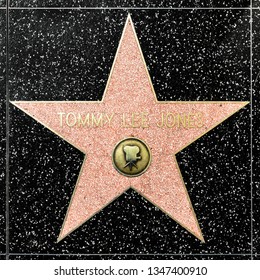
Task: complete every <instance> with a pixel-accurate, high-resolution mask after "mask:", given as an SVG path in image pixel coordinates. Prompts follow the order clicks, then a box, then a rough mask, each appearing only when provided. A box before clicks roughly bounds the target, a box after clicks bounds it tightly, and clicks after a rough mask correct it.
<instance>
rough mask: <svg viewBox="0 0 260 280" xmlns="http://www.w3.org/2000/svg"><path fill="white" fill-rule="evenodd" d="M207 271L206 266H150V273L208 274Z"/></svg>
mask: <svg viewBox="0 0 260 280" xmlns="http://www.w3.org/2000/svg"><path fill="white" fill-rule="evenodd" d="M207 273H208V270H207V268H206V267H194V266H193V267H185V266H184V267H182V266H179V267H170V266H162V267H158V266H155V267H148V275H159V274H161V275H171V274H172V275H207Z"/></svg>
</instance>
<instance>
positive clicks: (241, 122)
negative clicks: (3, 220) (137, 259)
mask: <svg viewBox="0 0 260 280" xmlns="http://www.w3.org/2000/svg"><path fill="white" fill-rule="evenodd" d="M10 12H11V15H10V66H11V69H10V95H11V99H12V100H36V101H37V100H97V99H100V98H101V96H102V94H103V91H104V88H105V84H106V81H107V78H108V74H109V70H110V67H111V65H112V61H113V58H114V55H115V51H116V48H117V45H118V41H119V38H120V35H121V32H122V28H123V25H124V22H125V19H126V12H124V11H108V10H106V11H88V10H86V11H75V10H74V11H70V10H69V11H59V10H55V11H54V10H52V11H46V10H30V11H28V10H27V11H18V10H15V11H14V10H12V11H10ZM132 18H133V21H134V23H135V26H136V31H137V35H138V37H139V40H140V44H141V47H142V50H143V52H144V56H145V59H146V62H147V64H148V68H149V71H150V75H151V77H152V82H153V84H154V86H155V91H156V92H157V96H158V99H159V100H239V101H246V100H249V93H250V91H249V89H250V80H249V78H250V56H249V47H250V43H249V35H250V33H249V11H247V10H218V11H208V10H207V11H202V10H200V11H187V10H179V11H168V10H165V11H160V12H156V11H132ZM155 21H156V22H157V25H156V26H155V25H154V22H155ZM50 26H51V27H50ZM156 28H157V29H158V30H156ZM176 69H178V70H176ZM10 114H11V143H10V144H11V163H10V164H11V167H10V174H11V189H10V195H11V200H10V209H11V212H10V252H11V253H12V254H17V255H19V254H24V253H34V254H37V253H41V254H63V253H66V254H71V253H73V254H77V253H78V254H101V253H102V254H112V255H111V257H109V258H113V256H114V255H115V254H130V253H131V254H162V255H165V253H167V254H173V255H174V254H183V255H186V254H199V256H198V258H203V257H205V258H206V256H207V254H229V255H227V256H226V258H230V259H231V258H240V254H241V255H244V254H250V237H251V234H250V157H249V156H250V155H249V150H250V146H249V145H250V141H249V128H250V127H249V108H248V107H247V108H245V109H243V110H241V111H240V112H238V113H237V114H235V115H234V116H232V117H231V118H229V119H228V120H227V121H225V122H224V123H223V124H221V125H220V126H218V127H217V128H215V129H214V130H212V131H211V132H209V133H208V134H207V135H205V136H203V137H202V138H201V139H199V140H198V141H196V142H195V143H193V144H192V145H190V146H189V147H188V148H186V149H185V150H184V151H182V152H181V153H179V154H178V155H177V160H178V162H179V165H180V168H181V172H182V175H183V177H184V181H185V183H186V187H187V189H188V192H189V195H190V197H191V200H192V201H193V205H194V208H195V210H196V213H197V217H198V219H200V220H201V221H202V227H203V229H205V234H206V235H207V240H208V242H207V243H205V244H202V243H200V242H199V241H198V240H196V239H195V238H194V237H193V236H191V235H190V234H188V233H187V232H186V231H185V230H184V229H183V228H181V227H180V226H179V225H177V224H176V223H175V222H174V221H173V220H171V219H170V218H169V217H167V216H166V215H165V214H163V213H162V212H161V211H160V210H158V209H157V208H156V207H155V206H153V205H152V204H151V203H149V202H147V201H146V200H145V199H144V198H142V197H141V196H140V195H138V194H137V193H136V192H135V191H133V190H128V191H127V192H126V193H125V194H123V195H122V196H121V197H120V198H118V199H117V200H116V201H114V202H113V203H112V204H110V205H109V206H107V207H106V208H105V209H104V210H102V211H101V212H100V213H99V214H97V215H96V216H95V217H93V218H92V219H91V220H90V221H89V222H88V223H86V224H84V225H83V226H81V227H80V228H79V229H78V230H77V231H75V232H73V233H72V234H71V235H70V236H68V237H67V238H66V239H64V240H63V241H62V242H60V243H56V237H57V235H58V234H59V230H60V223H61V221H62V220H63V218H64V215H65V213H66V209H67V206H68V202H69V199H70V196H71V194H72V191H73V188H74V185H75V182H76V179H77V176H78V172H79V169H80V166H81V164H82V160H83V154H81V153H80V152H79V151H77V150H76V149H75V148H73V147H71V146H70V145H69V144H67V143H66V142H65V141H63V140H61V139H60V138H59V137H57V136H56V135H54V134H53V133H52V132H50V131H49V130H48V129H46V128H44V127H43V126H42V125H40V124H39V123H37V122H36V121H34V120H33V119H31V118H30V117H29V116H27V115H26V114H24V113H22V112H21V111H20V110H18V109H16V108H14V107H13V106H12V107H11V112H10ZM61 189H62V191H61ZM230 254H239V255H236V256H232V255H230ZM177 256H178V257H176V256H175V257H176V258H181V257H179V256H180V255H177ZM211 256H212V258H221V256H219V255H214V256H213V255H211ZM127 257H129V256H126V258H127ZM196 257H197V256H196ZM28 258H29V257H28ZM46 258H47V257H46ZM122 258H123V257H122ZM129 258H134V256H133V255H132V256H131V257H129ZM151 258H156V257H155V256H151ZM165 258H170V257H169V256H166V257H165Z"/></svg>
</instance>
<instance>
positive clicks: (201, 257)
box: [9, 254, 251, 260]
mask: <svg viewBox="0 0 260 280" xmlns="http://www.w3.org/2000/svg"><path fill="white" fill-rule="evenodd" d="M216 258H217V259H218V260H250V259H251V256H250V255H181V254H180V255H171V256H170V255H120V254H115V255H10V256H9V259H10V260H150V259H154V260H215V259H216Z"/></svg>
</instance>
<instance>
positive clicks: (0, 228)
mask: <svg viewBox="0 0 260 280" xmlns="http://www.w3.org/2000/svg"><path fill="white" fill-rule="evenodd" d="M5 44H6V19H5V10H0V253H5V226H6V225H5V200H6V197H5V179H6V177H5V171H6V169H5V166H6V161H5V158H6V141H5V135H6V122H5V120H6V117H5V114H6V109H5V107H6V103H5V98H6V96H5V84H6V83H5V82H6V79H5V66H6V60H5V59H6V56H5V55H6V52H5V49H6V48H5Z"/></svg>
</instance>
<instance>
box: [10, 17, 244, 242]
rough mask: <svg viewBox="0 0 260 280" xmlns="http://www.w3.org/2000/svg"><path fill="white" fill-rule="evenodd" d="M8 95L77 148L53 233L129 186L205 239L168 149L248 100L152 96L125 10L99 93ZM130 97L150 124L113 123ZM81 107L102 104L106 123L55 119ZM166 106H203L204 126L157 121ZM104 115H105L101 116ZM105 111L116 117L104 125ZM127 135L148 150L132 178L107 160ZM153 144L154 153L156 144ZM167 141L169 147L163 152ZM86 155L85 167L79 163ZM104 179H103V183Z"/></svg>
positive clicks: (64, 231) (94, 108)
mask: <svg viewBox="0 0 260 280" xmlns="http://www.w3.org/2000/svg"><path fill="white" fill-rule="evenodd" d="M129 94H130V95H129ZM129 97H130V98H129ZM11 103H12V104H13V105H15V106H16V107H18V108H19V109H21V110H22V111H23V112H25V113H26V114H28V115H29V116H31V117H32V118H34V119H35V120H36V121H38V122H39V123H41V124H42V125H44V126H45V127H47V128H48V129H49V130H51V131H52V132H54V133H55V134H57V135H58V136H60V137H61V138H62V139H64V140H65V141H67V142H68V143H70V144H71V145H72V146H74V147H76V148H77V149H78V150H80V151H81V152H82V153H84V155H85V156H84V161H83V163H82V167H81V170H80V173H79V176H78V179H77V182H76V186H75V188H74V192H73V195H72V198H71V201H70V204H69V207H68V210H67V214H66V217H65V219H64V222H63V225H62V228H61V232H60V235H59V237H58V241H61V240H62V239H63V238H65V237H66V236H68V235H69V234H70V233H71V232H73V231H74V230H76V229H77V228H78V227H80V226H81V225H83V224H84V223H85V222H86V221H87V220H89V219H90V218H91V217H93V216H94V215H95V214H96V213H98V212H99V211H101V210H102V209H103V208H104V207H106V206H107V205H108V204H110V203H111V202H112V201H114V200H115V199H116V198H118V197H119V196H120V195H122V194H123V193H124V192H125V191H126V190H127V189H129V188H130V186H131V188H133V189H134V190H135V191H136V192H138V193H139V194H140V195H142V196H143V197H145V198H146V199H147V200H148V201H150V202H151V203H153V204H154V205H155V206H156V207H158V208H159V209H161V210H162V211H163V212H164V213H166V214H167V215H168V216H170V217H171V218H172V219H173V220H175V221H176V222H177V223H178V224H180V225H181V226H182V227H184V228H185V229H186V230H187V231H188V232H190V233H191V234H193V235H194V236H196V237H197V238H198V239H199V240H201V241H202V242H205V241H204V237H203V235H202V232H201V229H200V226H199V223H198V221H197V218H196V215H195V212H194V210H193V207H192V204H191V201H190V198H189V195H188V192H187V190H186V187H185V183H184V181H183V178H182V175H181V171H180V169H179V166H178V163H177V160H176V156H175V155H176V154H177V153H178V152H180V151H181V150H183V149H184V148H186V147H187V146H188V145H190V144H191V143H193V142H194V141H196V140H197V139H199V138H200V137H202V136H203V135H204V134H206V133H207V132H208V131H210V130H211V129H213V128H214V127H216V126H217V125H219V124H220V123H222V122H223V121H225V120H226V119H227V118H229V117H230V116H231V115H233V114H234V113H235V112H237V111H238V110H240V109H241V108H242V107H244V106H246V105H247V104H248V103H249V102H243V101H242V102H241V101H158V100H157V97H156V94H155V91H154V88H153V84H152V81H151V78H150V75H149V72H148V69H147V66H146V63H145V59H144V56H143V53H142V50H141V47H140V44H139V41H138V38H137V35H136V32H135V29H134V24H133V22H132V20H131V17H130V15H128V17H127V20H126V23H125V27H124V30H123V34H122V37H121V39H120V43H119V46H118V49H117V52H116V55H115V59H114V62H113V65H112V69H111V71H110V75H109V78H108V81H107V84H106V88H105V91H104V94H103V97H102V100H101V101H13V102H11ZM135 105H136V108H138V109H139V111H140V110H143V112H144V114H146V115H145V116H146V117H147V116H148V113H149V115H150V116H151V119H152V123H151V127H152V128H151V129H150V127H138V128H133V127H130V128H129V127H128V128H126V127H123V128H122V127H121V126H120V125H119V117H120V116H121V115H122V114H124V112H129V108H132V107H133V106H135ZM99 108H100V109H99ZM86 109H87V110H88V112H89V113H91V114H92V116H93V114H96V113H97V112H108V111H110V115H108V113H107V115H106V117H107V120H106V121H107V123H108V122H109V125H111V126H109V127H105V128H104V127H103V126H102V127H101V126H100V127H95V128H93V127H92V128H89V129H88V130H87V132H88V133H87V135H86V131H84V129H82V130H80V127H74V128H72V127H70V126H69V127H68V126H67V127H66V125H64V126H63V122H62V120H64V119H63V117H64V116H68V115H69V114H70V113H71V112H73V111H74V112H82V113H84V110H86ZM168 109H171V110H173V111H174V110H175V111H178V112H181V113H183V114H189V112H193V113H194V112H195V113H196V112H197V111H200V112H203V114H205V116H207V118H205V120H204V121H205V127H197V129H196V130H191V132H190V131H189V130H188V129H179V130H169V129H167V128H165V127H162V128H159V127H158V125H157V126H156V124H155V122H154V121H155V120H157V121H158V118H157V116H158V115H162V116H163V114H164V112H165V110H168ZM196 110H197V111H196ZM195 113H194V114H195ZM102 114H103V113H102ZM104 114H105V113H104ZM112 114H114V115H113V117H112ZM57 115H58V116H59V118H58V117H57ZM55 116H56V117H55ZM69 116H72V115H69ZM109 116H110V118H111V120H110V121H108V120H109ZM203 116H204V115H203ZM113 118H114V119H116V120H117V122H115V123H114V124H113V125H112V124H111V122H112V119H113ZM92 122H93V120H92ZM107 123H106V124H107ZM81 128H82V127H81ZM72 129H74V130H73V131H72ZM129 136H133V137H137V138H140V139H143V140H144V141H145V142H146V143H148V145H149V147H150V148H151V150H152V162H151V166H150V167H149V168H148V170H147V171H146V172H145V173H144V174H142V175H141V176H138V177H136V178H127V177H125V176H123V175H122V174H119V173H118V172H117V171H116V170H115V169H114V168H113V165H112V161H111V154H112V151H113V147H115V145H116V144H117V143H118V142H119V141H120V140H122V139H123V138H127V137H129ZM86 139H87V140H86ZM170 139H171V140H172V141H170ZM105 141H107V142H109V144H108V147H107V148H105V147H104V142H105ZM160 141H161V145H160ZM167 141H169V142H167ZM166 142H167V143H166ZM91 143H95V147H97V146H98V147H99V148H100V149H101V150H102V152H100V153H98V152H97V151H94V152H92V151H91V150H90V146H89V145H91ZM92 149H93V147H92ZM160 149H161V153H160V152H159V151H158V150H160ZM167 149H170V150H171V151H173V152H168V151H167ZM94 150H95V149H94ZM162 157H163V160H164V161H165V162H163V163H161V162H160V158H162ZM97 158H98V160H100V158H102V159H103V160H104V161H103V162H104V166H102V167H101V166H100V165H99V162H98V161H97V160H96V159H97ZM87 160H88V166H90V167H89V170H88V169H87V168H86V166H87V165H86V161H87ZM103 167H104V168H103ZM111 168H112V170H111ZM105 181H106V183H107V182H108V183H107V184H105ZM151 181H152V182H151Z"/></svg>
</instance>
